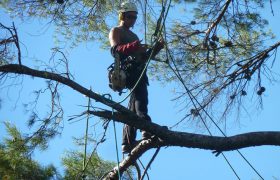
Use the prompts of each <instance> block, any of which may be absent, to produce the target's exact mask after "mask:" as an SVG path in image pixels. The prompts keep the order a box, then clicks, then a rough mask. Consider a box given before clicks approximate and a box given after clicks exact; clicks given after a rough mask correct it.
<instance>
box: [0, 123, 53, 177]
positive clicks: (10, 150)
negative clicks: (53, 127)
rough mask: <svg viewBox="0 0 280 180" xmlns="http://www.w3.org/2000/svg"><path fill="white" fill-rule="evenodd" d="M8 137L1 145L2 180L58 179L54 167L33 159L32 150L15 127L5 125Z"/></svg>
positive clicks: (0, 171) (0, 166) (0, 175)
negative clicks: (43, 164)
mask: <svg viewBox="0 0 280 180" xmlns="http://www.w3.org/2000/svg"><path fill="white" fill-rule="evenodd" d="M5 126H6V129H7V132H8V137H7V138H5V139H4V143H3V144H0V178H1V179H5V178H6V179H11V180H16V179H23V180H25V179H26V180H29V179H34V180H35V179H42V180H47V179H51V178H54V177H58V176H56V175H57V172H56V168H55V167H54V166H53V165H49V166H46V167H44V166H41V165H40V164H38V163H37V162H36V161H34V160H32V159H31V153H32V150H33V149H32V148H31V147H30V146H29V145H28V143H27V141H26V139H25V138H24V137H23V136H22V135H21V133H20V132H19V131H18V130H17V128H16V127H15V126H14V125H11V124H10V123H5Z"/></svg>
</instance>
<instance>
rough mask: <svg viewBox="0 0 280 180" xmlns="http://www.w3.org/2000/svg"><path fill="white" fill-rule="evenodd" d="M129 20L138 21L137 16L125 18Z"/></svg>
mask: <svg viewBox="0 0 280 180" xmlns="http://www.w3.org/2000/svg"><path fill="white" fill-rule="evenodd" d="M125 17H126V18H127V19H129V20H136V19H137V16H134V15H130V14H129V15H126V16H125Z"/></svg>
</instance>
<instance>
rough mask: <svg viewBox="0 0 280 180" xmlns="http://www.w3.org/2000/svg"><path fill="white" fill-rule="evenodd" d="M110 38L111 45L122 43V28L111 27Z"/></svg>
mask: <svg viewBox="0 0 280 180" xmlns="http://www.w3.org/2000/svg"><path fill="white" fill-rule="evenodd" d="M109 40H110V45H111V47H113V46H115V45H118V44H120V43H121V40H120V30H119V29H118V28H113V29H111V31H110V33H109Z"/></svg>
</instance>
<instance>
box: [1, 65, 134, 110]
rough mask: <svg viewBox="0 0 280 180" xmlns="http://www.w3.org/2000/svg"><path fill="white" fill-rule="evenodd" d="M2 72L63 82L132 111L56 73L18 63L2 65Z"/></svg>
mask: <svg viewBox="0 0 280 180" xmlns="http://www.w3.org/2000/svg"><path fill="white" fill-rule="evenodd" d="M0 72H3V73H16V74H25V75H30V76H34V77H39V78H44V79H50V80H54V81H57V82H59V83H62V84H64V85H66V86H68V87H70V88H72V89H74V90H76V91H78V92H80V93H81V94H84V95H86V96H88V97H90V98H92V99H94V100H96V101H97V102H100V103H102V104H105V105H107V106H109V107H112V108H114V109H115V110H117V111H119V112H122V113H131V111H129V110H128V109H127V108H125V107H123V106H122V105H120V104H118V103H116V102H114V101H111V100H109V99H107V98H105V97H104V96H102V95H100V94H97V93H95V92H93V91H91V90H89V89H86V88H85V87H83V86H81V85H80V84H78V83H76V82H75V81H72V80H71V79H69V78H66V77H63V76H61V75H59V74H56V73H51V72H48V71H40V70H35V69H31V68H29V67H27V66H24V65H18V64H8V65H3V66H0Z"/></svg>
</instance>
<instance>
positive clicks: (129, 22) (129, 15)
mask: <svg viewBox="0 0 280 180" xmlns="http://www.w3.org/2000/svg"><path fill="white" fill-rule="evenodd" d="M136 19H137V12H134V11H129V12H125V13H124V23H125V25H126V26H127V27H132V26H133V25H134V24H135V22H136Z"/></svg>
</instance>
